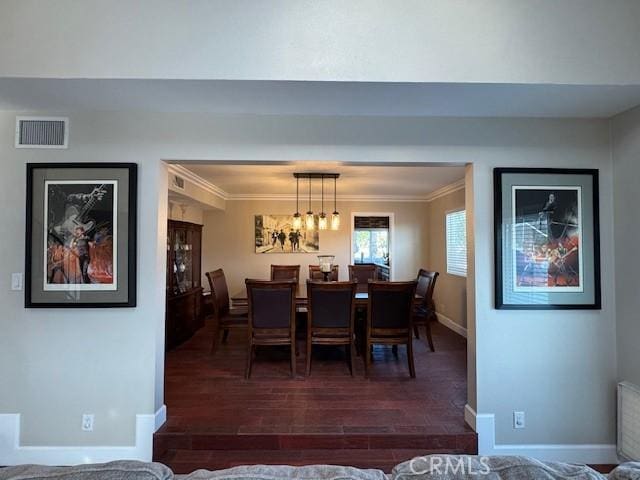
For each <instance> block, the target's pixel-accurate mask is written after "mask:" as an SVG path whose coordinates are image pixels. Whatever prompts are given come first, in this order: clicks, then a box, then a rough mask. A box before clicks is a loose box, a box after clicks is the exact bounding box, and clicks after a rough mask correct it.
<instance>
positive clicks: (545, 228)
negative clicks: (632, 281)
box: [493, 168, 602, 310]
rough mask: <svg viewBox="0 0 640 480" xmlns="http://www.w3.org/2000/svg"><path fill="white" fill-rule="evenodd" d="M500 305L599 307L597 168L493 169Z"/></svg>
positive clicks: (544, 308)
mask: <svg viewBox="0 0 640 480" xmlns="http://www.w3.org/2000/svg"><path fill="white" fill-rule="evenodd" d="M493 178H494V207H495V211H494V232H495V305H496V308H498V309H518V310H553V309H565V310H570V309H600V308H601V305H602V303H601V284H600V224H599V206H598V205H599V204H598V198H599V197H598V170H587V169H556V168H496V169H494V176H493Z"/></svg>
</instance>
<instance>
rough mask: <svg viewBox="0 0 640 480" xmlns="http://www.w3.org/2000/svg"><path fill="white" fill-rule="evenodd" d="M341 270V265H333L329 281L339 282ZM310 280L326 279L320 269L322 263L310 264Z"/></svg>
mask: <svg viewBox="0 0 640 480" xmlns="http://www.w3.org/2000/svg"><path fill="white" fill-rule="evenodd" d="M339 271H340V267H339V266H338V265H332V266H331V273H330V274H329V281H331V282H337V281H338V272H339ZM309 280H324V275H323V274H322V272H321V271H320V265H309Z"/></svg>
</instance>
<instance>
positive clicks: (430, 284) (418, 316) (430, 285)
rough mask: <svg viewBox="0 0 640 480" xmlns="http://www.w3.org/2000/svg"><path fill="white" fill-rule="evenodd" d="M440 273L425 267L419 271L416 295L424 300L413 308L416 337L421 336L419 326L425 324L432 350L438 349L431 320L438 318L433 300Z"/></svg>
mask: <svg viewBox="0 0 640 480" xmlns="http://www.w3.org/2000/svg"><path fill="white" fill-rule="evenodd" d="M438 275H439V274H438V272H430V271H428V270H425V269H423V268H421V269H420V270H419V271H418V278H417V282H418V286H417V288H416V295H419V296H420V297H422V302H421V303H420V304H419V305H415V306H414V308H413V332H414V334H415V336H416V338H420V333H419V332H418V328H419V327H420V326H421V325H424V328H425V331H426V333H427V343H428V344H429V349H430V350H431V351H432V352H435V351H436V350H435V348H434V346H433V337H432V336H431V322H432V321H437V320H438V317H437V316H436V307H435V304H434V302H433V290H434V289H435V287H436V280H437V279H438Z"/></svg>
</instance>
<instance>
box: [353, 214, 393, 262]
mask: <svg viewBox="0 0 640 480" xmlns="http://www.w3.org/2000/svg"><path fill="white" fill-rule="evenodd" d="M352 248H353V250H352V251H353V259H352V260H353V263H377V264H388V261H389V217H355V218H354V230H353V246H352Z"/></svg>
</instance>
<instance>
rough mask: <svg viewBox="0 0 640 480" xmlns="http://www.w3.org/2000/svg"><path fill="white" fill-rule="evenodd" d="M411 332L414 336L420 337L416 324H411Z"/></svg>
mask: <svg viewBox="0 0 640 480" xmlns="http://www.w3.org/2000/svg"><path fill="white" fill-rule="evenodd" d="M413 334H414V335H415V336H416V338H420V330H419V329H418V325H414V326H413Z"/></svg>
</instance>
